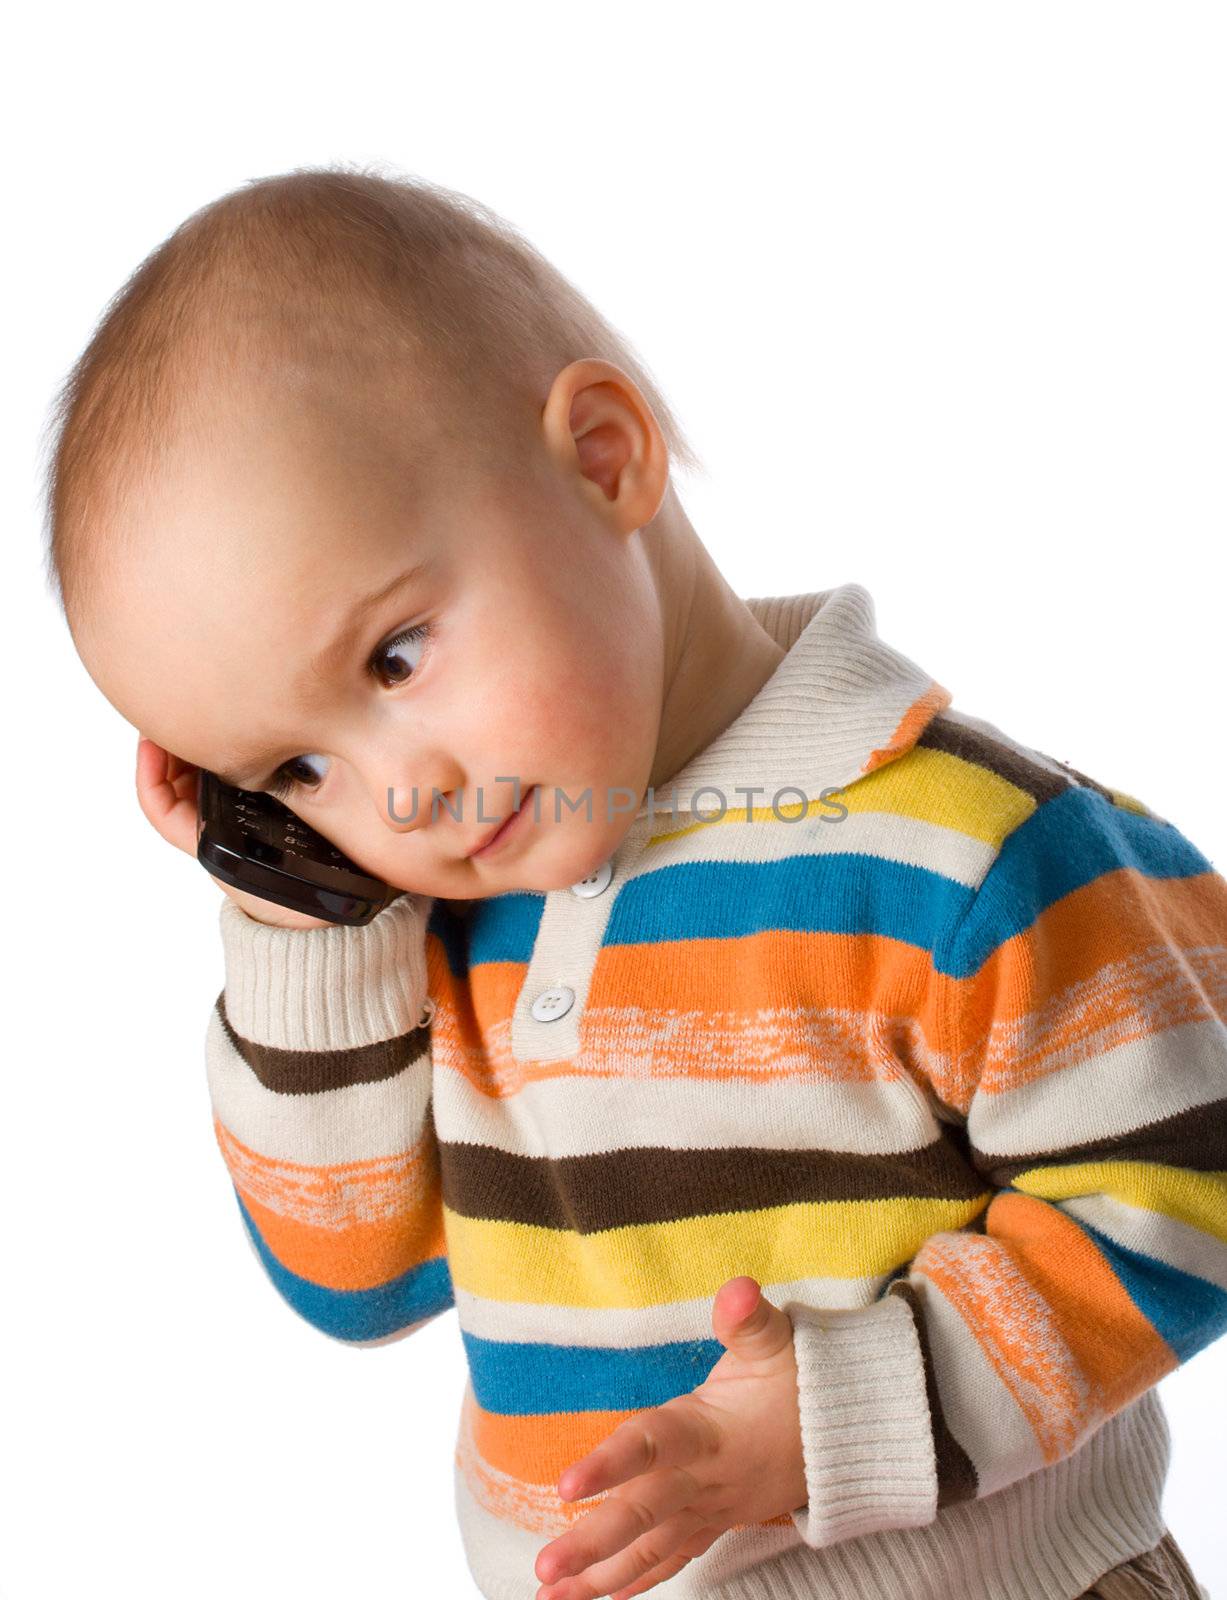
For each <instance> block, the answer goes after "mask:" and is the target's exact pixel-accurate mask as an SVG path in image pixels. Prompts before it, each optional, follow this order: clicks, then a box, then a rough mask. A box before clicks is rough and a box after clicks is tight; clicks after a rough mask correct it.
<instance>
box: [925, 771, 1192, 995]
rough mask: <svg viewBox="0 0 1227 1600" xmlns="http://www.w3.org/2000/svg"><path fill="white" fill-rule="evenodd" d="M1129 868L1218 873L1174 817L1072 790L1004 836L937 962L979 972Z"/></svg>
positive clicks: (1165, 873)
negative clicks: (1057, 909) (1068, 899)
mask: <svg viewBox="0 0 1227 1600" xmlns="http://www.w3.org/2000/svg"><path fill="white" fill-rule="evenodd" d="M1126 867H1132V868H1133V869H1134V870H1135V871H1137V872H1139V873H1142V874H1143V875H1144V876H1146V877H1148V878H1156V879H1161V878H1188V877H1193V876H1195V875H1196V874H1198V873H1201V872H1211V871H1213V867H1212V866H1211V863H1210V862H1209V861H1208V860H1207V859H1206V857H1205V856H1204V855H1202V853H1201V851H1200V850H1198V849H1197V847H1196V846H1195V845H1193V844H1191V843H1190V842H1189V840H1188V839H1186V838H1185V837H1184V835H1183V834H1182V833H1181V832H1180V830H1179V829H1178V828H1176V827H1174V826H1173V825H1172V824H1171V823H1170V822H1161V821H1159V820H1158V819H1157V818H1155V817H1143V816H1139V815H1138V813H1137V812H1136V811H1127V810H1125V809H1124V808H1123V807H1122V806H1115V805H1113V804H1112V802H1111V801H1110V800H1106V799H1105V798H1104V797H1103V795H1101V794H1098V793H1097V792H1096V791H1095V790H1093V789H1085V788H1073V789H1067V790H1066V791H1065V792H1064V793H1063V794H1060V795H1058V796H1057V797H1056V799H1054V800H1048V801H1046V802H1045V803H1044V804H1043V805H1041V806H1038V807H1037V808H1036V809H1035V810H1034V811H1033V812H1032V813H1031V815H1030V816H1029V817H1028V818H1027V820H1026V822H1024V823H1022V824H1021V826H1019V827H1017V828H1015V830H1014V832H1013V833H1011V834H1010V835H1009V836H1008V837H1007V838H1006V840H1005V843H1004V844H1003V845H1002V847H1001V851H1000V853H999V855H998V856H997V859H996V860H995V861H994V862H993V865H992V867H991V869H990V871H989V873H988V875H987V876H986V877H985V879H984V882H983V884H982V885H981V887H980V891H979V893H978V895H977V897H976V904H975V910H974V912H973V913H972V915H971V916H969V917H968V918H967V920H966V921H965V922H964V924H963V925H962V927H961V928H959V930H958V934H957V939H956V941H955V943H954V945H953V947H952V948H951V949H950V950H949V951H941V950H939V951H936V952H935V954H934V965H935V967H936V968H937V970H938V971H939V972H946V973H949V974H950V976H952V977H955V978H966V977H968V976H970V974H972V973H973V972H978V971H979V969H980V968H981V967H982V966H983V964H984V962H985V961H986V960H987V958H988V957H989V956H990V955H991V954H992V952H993V951H994V950H995V949H996V948H997V947H998V945H1000V944H1003V943H1004V942H1005V940H1007V939H1011V938H1013V937H1014V935H1015V934H1018V933H1022V932H1023V931H1024V930H1025V929H1027V928H1029V927H1031V925H1032V924H1033V923H1034V922H1035V920H1036V918H1037V917H1039V916H1040V915H1041V914H1042V913H1043V912H1044V911H1046V910H1047V909H1048V907H1049V906H1050V905H1053V904H1054V903H1055V902H1056V901H1057V900H1060V899H1061V898H1062V897H1063V896H1064V895H1067V894H1071V893H1072V892H1073V891H1074V890H1075V889H1081V888H1083V887H1085V885H1086V884H1088V883H1093V882H1094V880H1095V879H1096V878H1099V877H1102V876H1103V874H1104V873H1106V872H1118V871H1120V870H1122V869H1123V868H1126Z"/></svg>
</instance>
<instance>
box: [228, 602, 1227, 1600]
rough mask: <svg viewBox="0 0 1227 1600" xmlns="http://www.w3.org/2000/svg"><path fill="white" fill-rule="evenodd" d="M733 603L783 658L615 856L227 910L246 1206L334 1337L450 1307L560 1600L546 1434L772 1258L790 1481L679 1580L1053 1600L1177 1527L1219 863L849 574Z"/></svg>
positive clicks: (657, 1394)
mask: <svg viewBox="0 0 1227 1600" xmlns="http://www.w3.org/2000/svg"><path fill="white" fill-rule="evenodd" d="M746 603H747V604H748V605H749V606H750V608H751V610H752V611H753V612H754V613H755V615H756V616H757V617H758V619H759V621H760V622H761V623H762V625H763V626H764V627H765V628H767V630H768V631H769V632H770V633H771V634H772V635H773V637H775V638H776V639H777V640H778V641H779V642H780V644H781V645H782V646H783V647H784V648H785V650H786V652H787V653H786V654H785V655H784V657H783V658H782V660H781V661H780V663H779V665H778V667H777V669H776V671H775V672H774V674H773V675H772V677H771V678H770V679H769V680H768V682H767V683H766V684H765V685H764V686H763V688H762V689H761V690H760V691H759V693H758V694H757V695H756V696H755V697H754V699H753V700H752V701H751V702H750V703H749V705H748V706H746V707H745V709H744V710H743V711H742V713H741V714H740V715H739V716H738V717H737V718H736V720H735V721H734V722H733V723H732V724H731V725H730V726H729V727H728V728H727V729H726V730H725V731H724V733H722V734H721V735H720V736H719V737H718V738H717V739H716V740H715V741H714V742H713V743H712V744H710V745H709V746H708V747H707V748H706V749H704V750H703V751H701V752H700V753H699V754H698V755H696V756H695V757H694V758H693V759H692V760H691V761H690V762H689V763H688V764H687V766H686V767H685V768H684V769H683V770H682V771H681V772H680V773H678V774H677V775H676V777H675V778H674V779H672V780H670V783H669V785H668V790H669V792H668V793H666V794H657V795H655V796H653V797H645V803H644V805H643V806H641V808H640V810H639V813H638V815H637V816H636V817H635V818H634V820H633V822H632V823H631V824H630V825H629V828H628V831H627V833H626V834H625V836H624V838H623V840H622V842H621V844H620V845H619V847H618V849H617V850H616V852H615V854H614V856H613V857H612V858H611V861H610V863H609V866H610V868H611V874H610V876H609V881H608V884H607V886H606V887H605V888H604V889H603V891H598V892H596V893H592V892H584V893H576V892H573V890H572V889H567V888H561V889H555V890H551V891H549V892H547V893H529V892H522V893H521V892H517V893H509V894H503V895H499V896H496V897H492V898H489V899H484V900H478V901H473V902H469V903H467V905H466V904H462V903H457V902H444V901H430V900H424V899H422V898H420V897H416V896H413V895H405V896H402V897H401V898H400V899H398V900H396V901H394V902H393V903H392V904H391V905H390V906H389V907H387V908H386V909H385V910H384V911H383V912H381V913H380V914H379V916H377V917H376V918H375V919H374V920H373V921H372V922H370V923H369V924H367V925H366V926H364V927H361V928H347V927H335V928H326V929H313V930H309V931H290V930H286V929H279V928H273V927H268V926H265V925H263V924H260V923H257V922H255V921H254V920H253V919H251V918H250V917H248V916H246V915H245V914H244V913H243V912H242V911H240V910H239V909H238V907H237V906H236V905H235V904H234V903H233V902H232V901H229V900H225V901H223V903H222V906H221V911H220V928H221V934H222V940H223V946H224V957H225V987H224V990H223V992H222V994H221V995H220V996H219V997H218V1000H217V1002H216V1005H215V1007H214V1010H213V1012H212V1014H211V1016H210V1023H209V1031H208V1039H207V1061H208V1076H209V1088H210V1096H211V1100H212V1105H213V1111H214V1117H215V1131H216V1136H217V1140H218V1143H219V1145H220V1149H221V1152H222V1156H223V1158H224V1160H225V1163H226V1167H227V1169H228V1172H229V1175H230V1178H231V1180H232V1182H233V1185H234V1189H235V1191H236V1195H237V1199H238V1205H239V1210H240V1214H241V1218H242V1222H243V1224H244V1225H245V1228H246V1231H247V1233H248V1235H249V1237H250V1240H251V1242H252V1244H253V1245H254V1247H255V1249H256V1251H257V1253H258V1255H259V1257H260V1259H261V1261H262V1263H263V1265H264V1268H265V1269H266V1271H267V1274H268V1276H269V1278H270V1279H271V1280H272V1283H273V1284H274V1285H275V1287H276V1289H277V1290H278V1291H279V1293H280V1294H281V1295H282V1296H283V1297H284V1299H285V1300H286V1301H287V1302H288V1303H289V1305H290V1306H291V1307H292V1308H293V1309H294V1310H295V1311H297V1312H298V1313H299V1314H300V1315H301V1316H303V1317H305V1318H306V1319H308V1320H309V1321H310V1322H311V1323H313V1324H314V1325H315V1326H316V1327H317V1328H319V1329H320V1330H322V1331H323V1332H324V1333H325V1334H329V1335H332V1336H333V1337H336V1338H339V1339H343V1340H348V1341H354V1342H356V1343H371V1342H379V1341H383V1340H386V1339H390V1338H392V1337H398V1336H401V1335H403V1334H405V1333H411V1332H413V1331H414V1330H415V1329H417V1328H419V1327H421V1326H423V1325H424V1324H425V1323H426V1322H427V1321H428V1320H429V1319H430V1318H432V1317H435V1316H437V1315H438V1314H439V1313H441V1312H443V1311H446V1310H449V1309H450V1308H452V1307H453V1306H454V1307H455V1309H456V1312H457V1319H458V1322H459V1327H460V1333H461V1337H462V1339H463V1342H464V1348H465V1352H466V1356H467V1363H468V1375H467V1379H466V1383H465V1389H464V1393H463V1396H462V1397H461V1401H460V1418H459V1427H458V1433H457V1439H456V1449H455V1456H454V1463H453V1470H454V1474H455V1489H456V1506H457V1513H458V1516H459V1519H460V1528H461V1533H462V1538H463V1542H464V1546H465V1549H466V1552H467V1556H468V1560H469V1562H470V1565H471V1568H472V1572H473V1575H474V1578H475V1580H476V1583H477V1585H478V1587H479V1588H480V1590H481V1592H482V1594H483V1595H485V1596H487V1597H488V1600H533V1597H534V1596H535V1594H536V1591H537V1587H538V1581H537V1579H536V1577H535V1576H534V1573H533V1564H534V1561H535V1559H536V1556H537V1554H538V1552H539V1551H540V1549H541V1548H542V1546H543V1545H544V1544H546V1543H548V1542H549V1541H550V1540H551V1539H553V1538H555V1537H556V1536H558V1535H559V1534H561V1533H563V1532H565V1531H566V1529H567V1528H568V1527H569V1526H570V1525H571V1524H572V1523H573V1522H574V1521H575V1520H576V1519H577V1518H579V1517H580V1516H582V1515H583V1514H585V1513H586V1512H587V1511H589V1510H591V1509H592V1507H593V1505H594V1504H596V1503H598V1501H599V1497H594V1498H592V1499H590V1500H587V1501H580V1502H574V1503H565V1502H562V1501H561V1500H560V1499H559V1498H558V1496H557V1493H556V1484H557V1479H558V1476H559V1474H560V1473H561V1471H562V1469H563V1468H564V1467H566V1466H568V1465H569V1464H570V1463H571V1462H573V1461H575V1460H577V1459H578V1458H579V1457H580V1456H582V1455H584V1454H586V1453H587V1452H588V1451H589V1450H590V1449H592V1448H593V1447H594V1446H595V1445H596V1444H597V1443H598V1442H599V1441H600V1440H601V1439H603V1438H605V1437H606V1436H607V1435H608V1434H609V1433H610V1432H611V1431H612V1430H613V1428H614V1427H616V1426H617V1424H618V1423H619V1422H620V1421H621V1420H623V1419H624V1418H625V1417H627V1416H629V1415H631V1414H632V1413H634V1412H635V1411H638V1410H641V1409H644V1408H647V1407H653V1406H658V1405H662V1404H664V1403H665V1402H666V1401H667V1400H669V1399H671V1398H672V1397H674V1396H675V1395H678V1394H682V1393H685V1392H687V1391H689V1390H691V1389H694V1388H696V1387H697V1386H698V1385H699V1384H700V1383H702V1381H703V1380H704V1378H705V1377H706V1376H707V1374H708V1372H709V1371H710V1369H711V1368H712V1366H714V1364H715V1363H716V1361H717V1360H718V1359H719V1357H720V1355H721V1354H722V1351H723V1346H721V1345H720V1343H719V1342H718V1341H717V1340H716V1339H715V1338H714V1337H713V1335H712V1329H711V1320H710V1319H711V1302H712V1298H713V1297H714V1295H715V1292H716V1290H717V1289H718V1288H719V1287H720V1285H721V1284H722V1283H723V1282H725V1280H726V1279H728V1278H731V1277H735V1276H737V1275H739V1274H743V1273H745V1274H750V1275H752V1276H753V1277H755V1278H757V1279H758V1280H759V1282H760V1283H761V1284H762V1285H763V1290H764V1293H765V1295H766V1297H767V1298H768V1299H770V1300H772V1301H773V1302H774V1303H775V1304H776V1305H778V1306H781V1307H782V1308H783V1309H785V1310H786V1311H787V1312H788V1314H789V1316H790V1318H791V1319H792V1323H793V1329H794V1347H795V1350H796V1356H797V1364H798V1385H799V1399H800V1411H801V1421H802V1445H803V1452H804V1460H805V1471H806V1482H807V1486H808V1490H809V1499H808V1502H807V1504H806V1505H805V1506H804V1507H802V1508H800V1509H798V1510H795V1511H793V1512H791V1513H790V1514H788V1515H784V1516H779V1517H776V1518H773V1519H772V1520H771V1521H768V1522H762V1523H754V1524H749V1525H740V1526H738V1527H735V1528H732V1529H729V1530H728V1531H727V1532H725V1533H724V1534H722V1535H721V1536H720V1537H719V1538H718V1539H717V1540H716V1542H715V1543H714V1544H713V1545H712V1546H711V1547H710V1549H709V1550H707V1551H706V1552H705V1553H704V1554H702V1555H701V1556H699V1557H697V1558H696V1559H694V1560H693V1561H691V1562H690V1564H689V1565H688V1566H687V1567H686V1568H685V1569H683V1571H682V1572H681V1573H679V1574H678V1575H676V1576H675V1577H673V1578H671V1579H668V1580H666V1581H665V1582H664V1583H662V1584H660V1585H659V1586H658V1589H657V1590H656V1591H655V1592H657V1593H659V1594H660V1596H661V1600H665V1597H666V1596H671V1597H678V1600H681V1597H694V1596H704V1597H706V1600H772V1597H779V1600H784V1597H789V1600H795V1597H798V1596H802V1595H805V1596H821V1597H824V1600H884V1597H885V1600H1020V1597H1026V1600H1069V1597H1072V1596H1075V1595H1078V1594H1081V1593H1082V1591H1083V1590H1084V1589H1085V1588H1086V1587H1088V1586H1089V1585H1090V1584H1091V1583H1092V1582H1093V1581H1094V1579H1095V1578H1096V1577H1097V1576H1098V1575H1099V1574H1100V1573H1102V1572H1103V1571H1104V1570H1105V1569H1106V1568H1108V1567H1110V1566H1112V1565H1115V1564H1116V1563H1118V1562H1120V1561H1123V1560H1125V1559H1127V1558H1128V1557H1130V1556H1131V1555H1134V1554H1136V1553H1138V1552H1140V1551H1143V1550H1145V1549H1148V1548H1149V1547H1151V1546H1152V1545H1154V1544H1155V1543H1156V1542H1157V1541H1158V1540H1159V1538H1160V1537H1161V1535H1162V1533H1163V1532H1164V1527H1165V1524H1164V1520H1163V1517H1162V1514H1161V1495H1162V1490H1163V1484H1164V1479H1165V1475H1166V1470H1167V1464H1168V1456H1169V1450H1170V1433H1169V1430H1168V1426H1167V1422H1166V1418H1165V1415H1164V1412H1163V1408H1162V1405H1161V1403H1160V1399H1159V1395H1158V1392H1157V1389H1156V1384H1157V1383H1158V1382H1159V1380H1160V1379H1161V1378H1162V1377H1163V1376H1164V1375H1165V1374H1166V1373H1169V1372H1171V1371H1173V1370H1174V1369H1175V1368H1176V1367H1177V1366H1179V1365H1181V1364H1182V1363H1184V1362H1186V1361H1188V1360H1189V1359H1190V1358H1191V1357H1192V1356H1194V1355H1195V1354H1196V1353H1197V1352H1198V1351H1199V1350H1201V1349H1202V1348H1204V1347H1205V1346H1206V1345H1208V1344H1210V1343H1211V1342H1212V1341H1213V1340H1214V1339H1216V1338H1217V1337H1218V1336H1219V1335H1220V1334H1221V1333H1222V1332H1223V1331H1224V1329H1225V1328H1227V1116H1225V1111H1227V883H1225V882H1224V879H1223V878H1222V877H1221V876H1220V875H1219V874H1218V873H1217V872H1216V871H1214V869H1213V867H1212V865H1211V863H1210V861H1208V860H1207V859H1206V857H1205V856H1203V855H1202V854H1201V853H1200V852H1199V851H1198V850H1197V849H1196V848H1195V846H1194V845H1192V844H1191V843H1190V842H1189V841H1188V840H1187V839H1186V838H1184V837H1183V836H1182V834H1181V833H1180V832H1179V831H1178V830H1177V828H1176V827H1175V826H1173V825H1172V824H1171V823H1169V822H1166V821H1164V820H1163V819H1161V818H1159V817H1157V816H1155V815H1154V814H1153V813H1152V812H1151V811H1150V810H1149V809H1148V808H1147V807H1146V806H1145V805H1144V804H1142V803H1141V802H1139V801H1138V800H1136V799H1134V798H1132V797H1131V796H1129V795H1127V794H1125V793H1123V792H1121V791H1120V790H1118V789H1114V788H1111V787H1109V786H1107V785H1105V784H1103V783H1101V782H1099V781H1096V780H1095V779H1093V778H1090V777H1087V776H1085V775H1084V774H1082V773H1081V772H1078V771H1076V770H1075V769H1073V768H1072V767H1070V766H1068V765H1066V764H1065V763H1064V762H1063V761H1060V760H1055V759H1053V758H1051V757H1049V756H1046V755H1044V754H1042V753H1041V752H1039V751H1037V750H1033V749H1029V748H1027V747H1026V746H1024V745H1022V744H1020V743H1018V742H1016V741H1015V740H1014V739H1012V738H1010V737H1009V736H1008V735H1007V734H1005V733H1003V732H1002V731H1001V730H1000V729H999V728H997V727H995V726H993V725H992V724H991V723H989V722H986V721H984V720H982V719H980V718H978V717H974V716H971V715H969V714H967V713H965V712H963V711H961V710H958V709H956V708H955V707H954V706H953V705H952V703H951V701H952V697H951V695H950V693H949V692H948V691H947V690H945V689H944V688H943V687H942V686H941V685H940V684H938V683H936V682H935V681H934V680H933V679H932V678H931V677H930V676H929V675H928V674H927V673H926V672H924V671H923V670H921V669H920V668H919V667H918V666H916V665H915V663H913V662H912V661H910V660H909V659H908V658H907V657H906V656H904V655H902V654H901V653H900V652H898V651H897V650H895V649H893V648H891V647H890V646H889V645H888V644H886V643H885V642H883V641H882V640H881V639H879V638H878V636H877V632H876V628H875V623H874V608H873V602H872V599H871V597H870V595H869V594H868V592H867V591H866V590H865V589H864V588H863V587H862V586H860V585H859V584H853V583H850V584H844V585H842V586H840V587H837V588H834V589H830V590H826V591H822V592H820V593H813V594H805V595H794V596H785V597H782V598H772V599H751V600H748V601H747V602H746ZM601 876H602V877H603V876H604V874H601ZM577 887H581V888H585V889H586V890H587V891H591V888H592V883H591V882H590V881H589V882H586V884H585V885H583V886H577ZM558 985H566V986H567V987H569V988H570V989H572V990H573V991H574V994H575V1000H574V1003H573V1005H572V1006H571V1008H570V1010H568V1011H567V1012H566V1013H565V1014H564V1015H561V1016H549V1015H548V1014H547V1015H546V1016H545V1017H543V1018H538V1017H537V1016H534V1014H533V1012H532V1010H531V1009H530V1008H531V1005H532V1001H533V1000H534V998H535V997H537V996H538V995H540V994H541V993H542V991H543V990H546V989H549V988H552V987H556V986H558ZM422 1531H423V1532H425V1531H426V1530H422Z"/></svg>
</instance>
